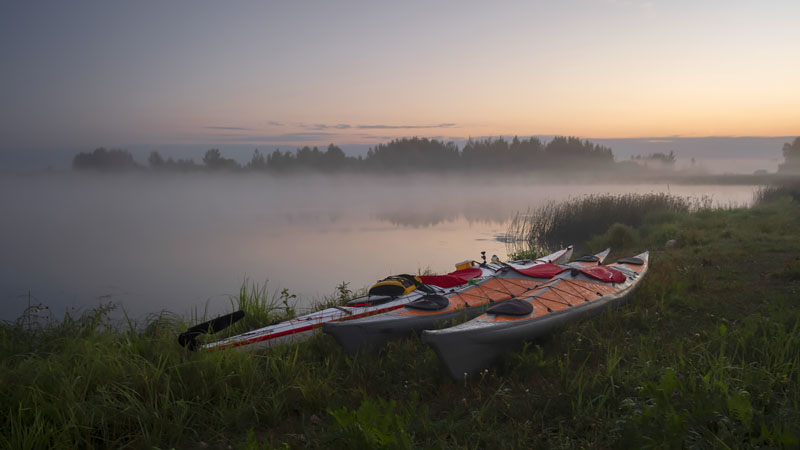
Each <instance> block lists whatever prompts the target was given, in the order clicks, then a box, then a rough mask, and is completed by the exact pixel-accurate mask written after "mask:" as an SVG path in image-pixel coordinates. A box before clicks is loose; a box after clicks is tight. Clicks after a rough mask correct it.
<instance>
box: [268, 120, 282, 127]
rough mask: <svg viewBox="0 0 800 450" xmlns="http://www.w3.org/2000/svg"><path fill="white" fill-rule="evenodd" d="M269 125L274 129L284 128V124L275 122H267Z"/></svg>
mask: <svg viewBox="0 0 800 450" xmlns="http://www.w3.org/2000/svg"><path fill="white" fill-rule="evenodd" d="M267 125H271V126H273V127H282V126H283V123H281V122H277V121H275V120H270V121H269V122H267Z"/></svg>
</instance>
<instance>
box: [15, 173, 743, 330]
mask: <svg viewBox="0 0 800 450" xmlns="http://www.w3.org/2000/svg"><path fill="white" fill-rule="evenodd" d="M754 190H755V187H754V186H707V185H706V186H678V185H672V186H670V185H666V184H664V185H641V184H636V185H598V184H590V185H587V184H562V185H553V184H546V183H537V182H535V181H533V180H530V179H522V178H518V179H498V178H496V177H494V178H493V177H477V176H476V177H467V178H465V177H452V178H450V177H436V176H411V177H405V178H400V177H389V178H379V177H361V176H359V177H324V176H298V177H269V176H256V175H252V176H251V175H230V176H214V175H207V174H192V175H164V176H155V175H125V176H110V175H109V176H99V175H91V176H87V175H85V174H74V173H55V174H42V175H37V176H12V175H9V176H2V177H0V304H1V305H2V306H1V307H0V319H3V320H12V319H15V318H17V317H20V316H21V315H22V314H23V313H24V311H25V309H26V308H27V306H28V302H29V297H28V294H29V293H30V296H31V297H30V302H31V303H32V304H43V305H46V306H48V307H49V309H48V310H47V311H45V312H43V313H42V314H53V315H54V316H56V317H58V316H61V315H63V313H64V311H68V310H73V309H74V310H83V309H86V308H90V307H93V306H96V305H98V304H100V303H104V302H108V301H112V302H115V303H118V304H120V305H121V306H122V307H123V308H124V310H125V311H126V312H127V313H128V314H130V315H131V316H133V317H141V316H143V315H144V314H147V313H152V312H158V311H161V310H169V311H172V312H175V313H178V314H183V315H185V314H189V313H190V312H191V311H193V310H194V309H196V308H199V309H200V310H201V311H202V310H203V309H205V308H207V311H208V313H210V314H213V313H217V312H221V311H224V310H226V309H228V308H230V295H232V294H236V293H237V292H238V289H239V287H240V286H241V285H242V283H243V281H244V280H249V281H250V282H257V283H261V284H263V283H264V282H265V281H266V280H269V281H268V291H270V292H278V291H280V290H282V289H288V290H289V292H290V293H292V294H295V295H297V300H296V301H297V308H298V309H299V310H302V309H303V308H304V307H305V306H307V305H309V304H310V303H311V302H314V301H317V300H319V299H321V298H322V297H323V296H325V295H331V294H333V293H334V291H335V288H336V286H337V285H338V284H340V283H341V282H348V283H349V286H350V287H351V288H362V287H365V286H368V285H370V284H371V283H373V282H374V281H376V280H378V279H380V278H383V277H385V276H386V275H390V274H395V273H408V272H417V271H418V270H425V269H430V270H433V271H435V272H437V273H444V272H449V271H451V270H453V269H454V263H456V262H459V261H463V260H465V259H479V257H480V252H481V251H486V252H487V255H492V254H497V255H499V256H500V257H501V258H505V257H506V250H507V249H506V244H504V243H503V242H501V240H502V239H501V237H502V235H503V234H504V233H505V232H506V228H507V226H508V223H509V221H510V220H511V218H512V217H513V216H514V215H515V214H516V213H517V212H525V211H527V210H528V209H529V208H533V207H536V206H537V205H539V204H541V203H542V202H544V201H546V200H549V199H555V200H560V199H566V198H569V197H575V196H580V195H584V194H587V193H595V194H598V193H626V192H638V193H647V192H670V193H673V194H676V195H682V196H690V197H701V196H710V197H711V198H712V200H713V201H714V202H715V203H716V204H718V205H730V204H737V205H746V204H748V203H750V202H751V201H752V196H753V192H754ZM600 231H602V230H600Z"/></svg>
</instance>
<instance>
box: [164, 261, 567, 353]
mask: <svg viewBox="0 0 800 450" xmlns="http://www.w3.org/2000/svg"><path fill="white" fill-rule="evenodd" d="M571 255H572V246H569V247H567V248H565V249H562V250H560V251H558V252H555V253H553V254H552V255H548V256H546V257H545V259H548V260H549V261H556V260H560V259H561V258H565V257H566V258H569V257H571ZM493 259H494V258H493ZM505 264H506V263H500V262H499V261H490V262H484V263H470V264H468V265H469V266H471V267H464V266H461V267H462V268H461V269H459V270H456V271H455V272H451V273H449V274H447V275H431V276H417V277H412V276H409V275H401V276H395V277H389V278H387V279H385V280H382V281H380V282H378V283H377V284H376V285H375V286H373V287H372V288H370V293H369V294H368V295H366V296H363V297H358V298H356V299H353V300H351V301H350V302H348V303H347V304H346V305H343V306H334V307H331V308H326V309H323V310H321V311H316V312H312V313H310V314H306V315H303V316H300V317H296V318H294V319H290V320H286V321H283V322H279V323H274V324H270V325H267V326H264V327H262V328H258V329H255V330H251V331H248V332H245V333H241V334H238V335H235V336H231V337H228V338H226V339H222V340H219V341H216V342H211V343H208V344H204V345H198V344H197V343H196V338H197V336H198V335H199V334H202V333H204V332H205V331H204V330H207V329H209V328H211V329H213V328H214V323H213V322H214V321H209V322H206V323H205V324H200V325H196V326H194V327H192V328H190V329H189V330H187V332H186V333H183V334H182V335H181V337H179V339H178V340H179V342H180V343H181V345H183V346H185V347H189V348H193V349H194V348H196V349H199V350H219V349H224V348H237V349H240V350H247V351H255V350H260V349H264V348H268V347H271V346H274V345H278V344H286V343H296V342H301V341H303V340H306V339H308V338H310V337H311V336H313V335H314V334H315V333H317V332H319V330H320V327H322V324H324V323H327V322H335V321H344V320H353V319H359V318H363V317H368V316H374V315H376V314H383V313H386V312H389V311H393V310H395V309H398V308H401V307H403V305H405V304H407V303H409V302H413V301H416V300H419V299H421V298H423V297H424V296H426V295H445V294H447V293H449V292H453V291H454V290H456V289H458V288H459V287H462V286H467V285H468V283H470V282H479V281H480V280H482V279H484V278H486V277H491V276H494V274H495V273H496V272H497V271H499V270H501V269H502V268H503V267H505ZM511 264H512V265H514V266H517V267H520V268H525V267H530V266H533V265H535V264H536V261H515V262H513V263H511ZM409 280H411V285H408V283H407V282H406V281H409ZM387 294H388V295H387ZM193 330H194V331H193ZM214 331H216V330H214Z"/></svg>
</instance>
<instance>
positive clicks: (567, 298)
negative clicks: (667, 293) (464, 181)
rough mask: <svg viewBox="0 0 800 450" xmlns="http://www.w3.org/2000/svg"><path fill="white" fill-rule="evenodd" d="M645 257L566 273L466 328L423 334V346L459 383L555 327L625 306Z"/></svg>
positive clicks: (644, 265)
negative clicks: (428, 346) (501, 356)
mask: <svg viewBox="0 0 800 450" xmlns="http://www.w3.org/2000/svg"><path fill="white" fill-rule="evenodd" d="M648 256H649V254H648V252H644V253H642V254H640V255H637V256H634V257H632V258H625V259H621V260H619V261H617V262H616V263H615V264H611V265H608V266H597V267H593V268H584V269H576V270H569V271H565V272H563V273H561V274H559V275H557V276H555V277H554V278H553V279H552V280H550V281H548V282H547V283H545V284H543V285H542V286H540V287H538V288H537V289H535V290H533V291H532V292H530V293H528V294H526V295H524V296H520V297H518V298H516V299H514V300H509V301H507V302H503V303H501V304H498V305H496V306H493V307H491V308H489V309H488V310H487V312H486V313H485V314H483V315H481V316H478V317H476V318H474V319H472V320H470V321H469V322H465V323H462V324H460V325H457V326H454V327H451V328H446V329H442V330H431V331H425V332H423V334H422V340H423V341H425V342H427V343H428V344H430V345H431V346H432V347H433V348H434V350H436V353H437V354H438V355H439V359H441V361H442V363H443V364H444V366H445V368H446V369H447V372H448V373H449V374H450V376H452V377H453V378H454V379H461V378H462V377H464V376H467V375H470V374H472V373H475V372H476V371H478V370H480V369H483V368H485V367H486V366H488V365H489V364H490V363H491V362H492V361H493V360H494V359H495V358H497V357H498V356H499V355H500V354H502V353H504V352H506V351H508V350H510V349H514V348H517V347H519V345H520V344H521V343H522V342H523V341H526V340H534V339H538V338H542V337H544V336H547V335H549V334H551V333H552V332H553V330H554V329H556V328H557V327H560V326H563V325H564V324H566V323H569V322H573V321H576V320H579V319H583V318H586V317H589V316H592V315H594V314H597V313H599V312H601V311H603V310H604V309H605V308H607V307H609V306H611V305H613V304H617V303H620V302H622V301H624V300H625V299H627V298H628V297H630V295H631V294H632V293H633V292H634V290H635V289H636V288H637V287H638V286H639V284H640V283H641V281H642V279H643V278H644V275H645V273H646V272H647V266H648Z"/></svg>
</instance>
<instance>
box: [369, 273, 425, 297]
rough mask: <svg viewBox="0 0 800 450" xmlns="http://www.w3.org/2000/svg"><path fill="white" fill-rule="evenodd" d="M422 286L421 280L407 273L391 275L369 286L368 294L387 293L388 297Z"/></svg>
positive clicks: (397, 295)
mask: <svg viewBox="0 0 800 450" xmlns="http://www.w3.org/2000/svg"><path fill="white" fill-rule="evenodd" d="M420 286H422V281H421V280H420V279H419V278H417V277H415V276H413V275H407V274H401V275H392V276H389V277H386V278H384V279H383V280H381V281H379V282H377V283H375V284H374V285H373V286H372V287H371V288H369V291H368V293H369V295H388V296H389V297H399V296H401V295H406V294H408V293H410V292H411V291H413V290H414V289H417V288H418V287H420Z"/></svg>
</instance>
